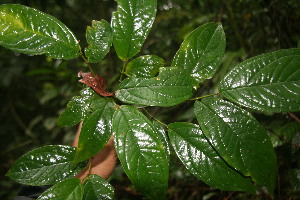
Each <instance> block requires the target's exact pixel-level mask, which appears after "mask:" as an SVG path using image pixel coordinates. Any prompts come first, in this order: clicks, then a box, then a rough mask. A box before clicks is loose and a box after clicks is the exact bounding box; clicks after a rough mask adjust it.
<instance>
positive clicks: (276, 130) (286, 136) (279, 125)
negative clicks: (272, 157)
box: [266, 120, 300, 147]
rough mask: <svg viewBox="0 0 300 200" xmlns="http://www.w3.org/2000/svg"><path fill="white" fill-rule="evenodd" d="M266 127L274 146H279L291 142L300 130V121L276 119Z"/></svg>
mask: <svg viewBox="0 0 300 200" xmlns="http://www.w3.org/2000/svg"><path fill="white" fill-rule="evenodd" d="M266 128H267V130H268V131H269V135H270V139H271V142H272V144H273V147H278V146H281V145H283V144H286V143H289V142H291V140H292V139H293V137H294V136H295V135H296V134H297V133H299V132H300V123H299V122H296V121H292V122H288V123H286V121H285V120H274V121H272V122H271V123H270V124H268V125H267V126H266Z"/></svg>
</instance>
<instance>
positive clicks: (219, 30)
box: [171, 23, 226, 83]
mask: <svg viewBox="0 0 300 200" xmlns="http://www.w3.org/2000/svg"><path fill="white" fill-rule="evenodd" d="M225 45H226V42H225V33H224V31H223V27H222V25H221V24H220V23H208V24H205V25H202V26H200V27H199V28H197V29H195V30H194V31H192V32H191V33H190V34H189V35H188V36H187V37H186V39H185V40H184V41H183V43H182V44H181V46H180V48H179V50H178V52H177V53H176V55H175V57H174V59H173V62H172V65H171V67H179V68H183V69H184V70H186V71H187V72H188V73H190V74H192V76H193V77H194V78H195V79H196V80H197V81H198V82H199V83H200V82H202V81H203V80H205V79H209V78H211V77H212V76H213V75H214V74H215V73H216V71H217V69H218V67H219V65H220V64H221V61H222V58H223V56H224V51H225Z"/></svg>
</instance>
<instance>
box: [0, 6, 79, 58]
mask: <svg viewBox="0 0 300 200" xmlns="http://www.w3.org/2000/svg"><path fill="white" fill-rule="evenodd" d="M0 29H1V32H0V45H2V46H4V47H5V48H8V49H11V50H13V51H16V52H20V53H26V54H34V55H39V54H46V55H47V56H49V57H52V58H56V59H72V58H76V57H78V55H79V50H80V46H79V44H78V42H77V39H76V38H75V36H74V34H73V33H72V32H71V31H70V30H69V29H68V27H66V25H64V24H63V23H62V22H60V21H59V20H58V19H56V18H55V17H53V16H50V15H48V14H45V13H43V12H41V11H38V10H36V9H33V8H29V7H26V6H23V5H15V4H3V5H0Z"/></svg>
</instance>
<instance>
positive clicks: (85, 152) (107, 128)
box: [75, 97, 115, 162]
mask: <svg viewBox="0 0 300 200" xmlns="http://www.w3.org/2000/svg"><path fill="white" fill-rule="evenodd" d="M114 106H115V104H114V102H113V101H112V100H110V99H108V98H101V97H100V98H99V99H98V100H97V101H95V102H93V104H92V107H95V109H96V110H95V111H94V112H93V113H92V114H91V115H90V116H89V117H88V118H86V119H85V120H84V121H83V124H82V128H81V132H80V136H79V141H78V148H77V153H76V157H75V162H80V161H84V160H86V159H88V158H90V157H92V156H94V155H95V154H96V153H98V152H99V151H100V150H101V149H103V147H104V146H105V144H106V143H107V141H108V140H109V138H110V137H111V134H112V127H111V126H112V124H111V123H112V122H111V121H112V116H113V114H114V111H115V109H114Z"/></svg>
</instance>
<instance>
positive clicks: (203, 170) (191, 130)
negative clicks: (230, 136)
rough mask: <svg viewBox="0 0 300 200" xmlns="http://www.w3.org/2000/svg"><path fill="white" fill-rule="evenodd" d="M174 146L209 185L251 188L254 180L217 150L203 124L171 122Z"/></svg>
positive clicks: (230, 189) (226, 187)
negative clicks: (236, 168) (207, 137)
mask: <svg viewBox="0 0 300 200" xmlns="http://www.w3.org/2000/svg"><path fill="white" fill-rule="evenodd" d="M168 128H169V131H168V132H169V138H170V141H171V144H172V145H173V148H174V150H175V152H176V154H177V156H178V157H179V158H180V160H181V161H182V163H183V164H184V165H185V167H186V168H187V169H188V170H189V171H190V172H191V173H192V174H194V175H195V176H196V177H197V178H198V179H200V180H201V181H203V182H205V183H206V184H208V185H210V186H212V187H215V188H218V189H221V190H226V191H249V192H254V191H255V188H254V185H253V184H252V182H251V179H249V178H247V177H244V176H242V175H241V174H240V173H239V172H238V171H236V170H234V169H233V168H232V167H230V166H229V165H228V164H227V163H226V162H225V161H224V160H223V159H222V158H221V157H220V156H219V155H218V153H217V152H216V151H215V150H214V149H213V147H212V146H211V145H210V144H209V142H208V141H207V139H206V138H205V136H204V135H203V133H202V131H201V129H200V127H199V126H197V125H195V124H190V123H186V122H176V123H172V124H169V125H168Z"/></svg>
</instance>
